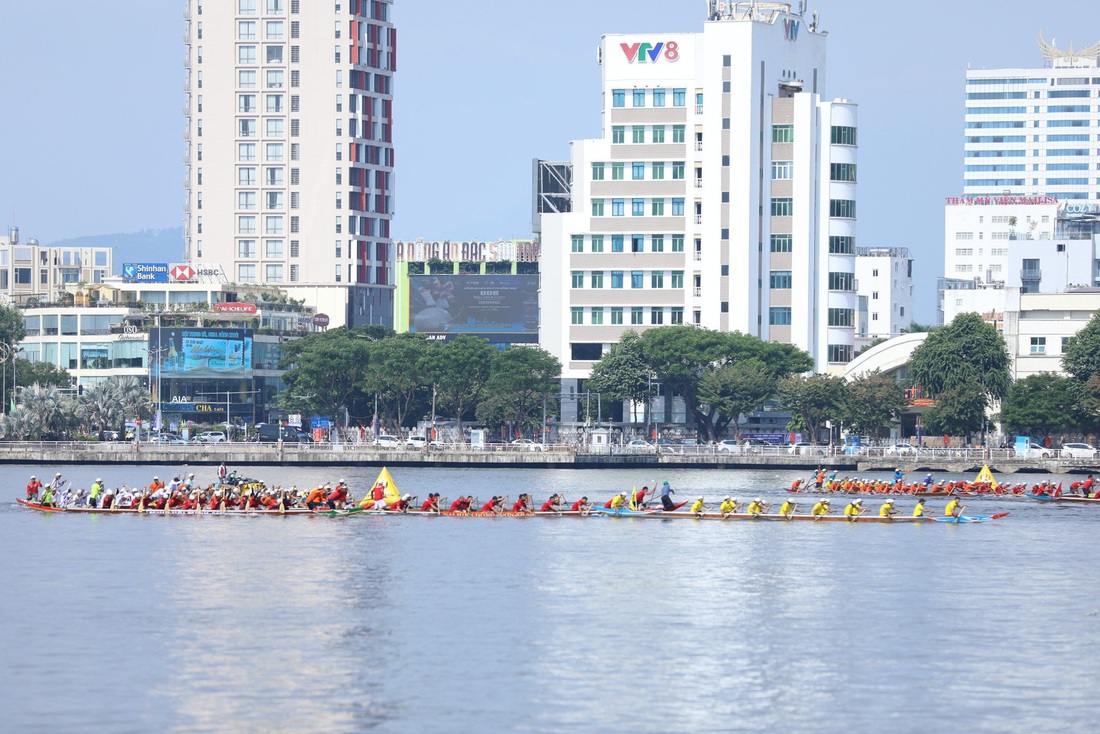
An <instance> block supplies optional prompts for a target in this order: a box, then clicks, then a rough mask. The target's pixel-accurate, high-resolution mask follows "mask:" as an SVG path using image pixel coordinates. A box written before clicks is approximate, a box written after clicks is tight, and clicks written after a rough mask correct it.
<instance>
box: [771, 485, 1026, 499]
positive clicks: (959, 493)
mask: <svg viewBox="0 0 1100 734" xmlns="http://www.w3.org/2000/svg"><path fill="white" fill-rule="evenodd" d="M786 491H787V492H789V493H791V494H805V495H813V496H815V497H833V496H838V497H912V498H914V499H920V498H921V497H925V498H936V497H988V498H989V499H1000V500H1004V499H1012V498H1014V497H1023V496H1024V493H1023V492H1022V491H1021V492H1000V493H998V492H974V491H971V490H956V491H954V492H942V491H933V492H894V491H889V492H842V491H839V490H838V491H836V492H831V491H828V490H824V489H823V490H820V491H819V490H816V489H790V488H787V490H786Z"/></svg>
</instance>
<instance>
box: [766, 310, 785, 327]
mask: <svg viewBox="0 0 1100 734" xmlns="http://www.w3.org/2000/svg"><path fill="white" fill-rule="evenodd" d="M768 324H769V325H770V326H790V325H791V307H790V306H772V307H771V308H769V309H768Z"/></svg>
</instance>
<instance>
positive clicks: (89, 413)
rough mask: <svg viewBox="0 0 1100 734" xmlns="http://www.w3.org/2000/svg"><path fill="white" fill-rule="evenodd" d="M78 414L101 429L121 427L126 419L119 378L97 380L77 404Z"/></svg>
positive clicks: (91, 424)
mask: <svg viewBox="0 0 1100 734" xmlns="http://www.w3.org/2000/svg"><path fill="white" fill-rule="evenodd" d="M76 413H77V415H78V416H79V417H80V418H81V419H82V420H83V421H84V422H85V423H87V424H88V425H89V426H92V427H94V428H96V429H98V430H99V431H104V430H106V429H108V428H119V427H120V426H121V425H122V424H123V422H124V421H125V420H126V413H125V412H124V411H123V409H122V390H121V389H120V388H119V386H118V378H112V379H109V380H103V381H102V382H97V383H96V384H95V385H93V386H92V387H91V388H89V389H87V390H85V391H84V394H83V395H81V396H80V398H79V399H78V401H77V405H76Z"/></svg>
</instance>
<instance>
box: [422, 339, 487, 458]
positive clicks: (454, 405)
mask: <svg viewBox="0 0 1100 734" xmlns="http://www.w3.org/2000/svg"><path fill="white" fill-rule="evenodd" d="M496 355H497V350H496V349H495V348H494V347H493V346H491V345H490V344H489V343H488V342H487V341H485V340H484V339H479V338H478V337H476V336H469V335H466V334H462V335H459V336H457V337H455V338H454V339H452V340H450V341H447V342H429V343H428V344H427V348H426V349H425V352H424V357H423V365H422V372H423V375H424V378H425V379H426V380H428V381H429V382H430V383H431V384H432V385H433V386H434V387H435V388H436V401H437V409H441V410H449V411H451V412H452V413H453V414H454V416H455V422H456V427H457V430H458V435H459V437H460V438H461V437H462V436H463V433H462V418H463V416H465V415H466V414H467V413H468V412H470V411H473V412H474V413H476V412H477V405H478V403H479V402H480V401H481V398H482V396H483V395H484V394H485V386H486V384H487V383H488V382H489V376H490V375H491V374H492V368H493V360H494V359H495V358H496Z"/></svg>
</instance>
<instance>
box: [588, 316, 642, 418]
mask: <svg viewBox="0 0 1100 734" xmlns="http://www.w3.org/2000/svg"><path fill="white" fill-rule="evenodd" d="M652 374H653V373H652V372H651V371H650V369H649V366H648V365H646V361H645V354H644V352H643V347H642V338H641V336H639V335H638V332H636V331H634V330H633V329H630V330H628V331H626V332H624V333H623V335H622V336H620V337H619V341H617V342H616V343H614V344H612V345H611V349H610V350H608V352H607V353H606V354H604V355H603V356H602V357H600V361H598V362H596V364H595V365H594V366H593V367H592V375H591V377H589V378H588V379H587V380H585V386H586V387H587V388H588V389H589V390H590V391H592V392H597V393H599V394H600V399H601V400H605V401H607V403H608V404H610V403H613V402H629V403H630V404H631V406H632V407H633V406H634V405H637V404H638V403H643V402H645V401H646V400H647V399H648V398H649V394H650V393H649V388H650V378H651V377H652ZM632 412H633V411H632Z"/></svg>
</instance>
